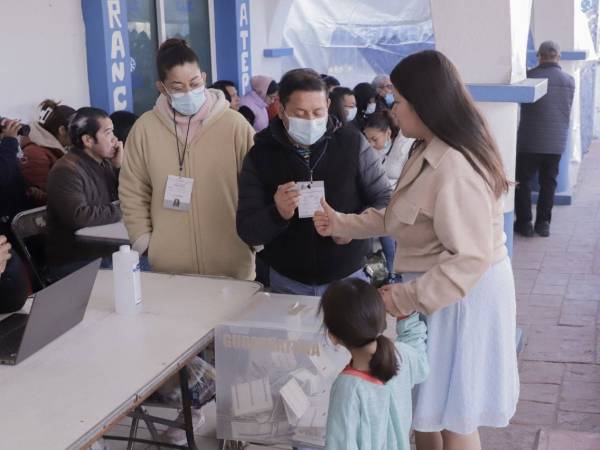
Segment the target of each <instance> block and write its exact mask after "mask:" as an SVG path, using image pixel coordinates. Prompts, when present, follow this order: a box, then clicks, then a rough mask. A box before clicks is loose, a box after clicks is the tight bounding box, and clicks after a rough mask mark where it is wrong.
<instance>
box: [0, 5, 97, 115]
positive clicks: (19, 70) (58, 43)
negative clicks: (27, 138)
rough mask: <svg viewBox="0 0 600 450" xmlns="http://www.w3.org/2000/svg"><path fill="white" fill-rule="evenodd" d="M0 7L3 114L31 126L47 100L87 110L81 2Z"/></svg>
mask: <svg viewBox="0 0 600 450" xmlns="http://www.w3.org/2000/svg"><path fill="white" fill-rule="evenodd" d="M0 4H1V12H0V14H1V16H2V21H1V22H2V24H1V26H0V42H1V43H2V44H1V48H2V64H0V115H1V116H6V117H14V118H20V119H22V120H23V121H26V122H28V121H31V120H32V119H33V117H34V115H35V110H36V106H37V105H38V104H39V103H40V102H41V101H42V100H44V99H45V98H51V99H54V100H61V101H62V102H63V103H64V104H66V105H69V106H72V107H73V108H79V107H81V106H86V105H89V102H90V97H89V91H88V78H87V61H86V49H85V28H84V24H83V16H82V12H81V0H46V1H39V0H18V1H17V0H11V1H4V0H3V1H1V2H0Z"/></svg>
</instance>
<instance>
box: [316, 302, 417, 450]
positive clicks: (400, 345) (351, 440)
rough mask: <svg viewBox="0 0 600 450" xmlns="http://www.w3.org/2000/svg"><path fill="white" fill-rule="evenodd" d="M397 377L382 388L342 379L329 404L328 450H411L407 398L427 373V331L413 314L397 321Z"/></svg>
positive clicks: (348, 377)
mask: <svg viewBox="0 0 600 450" xmlns="http://www.w3.org/2000/svg"><path fill="white" fill-rule="evenodd" d="M396 330H397V333H398V337H397V338H396V348H397V349H398V353H399V355H400V357H399V362H400V369H399V371H398V374H397V375H396V376H395V377H394V378H392V379H391V380H390V381H388V382H387V383H386V384H377V383H376V382H374V381H369V380H368V378H369V375H366V376H362V377H361V376H358V375H352V374H349V373H342V374H340V375H339V376H338V378H337V379H336V380H335V382H334V384H333V387H332V389H331V396H330V398H329V413H328V418H327V438H326V449H327V450H410V442H409V435H410V428H411V422H412V395H411V390H412V387H413V386H414V385H415V384H418V383H421V382H422V381H424V380H425V378H426V377H427V375H428V373H429V363H428V360H427V345H426V338H427V329H426V326H425V324H424V323H423V322H421V321H420V320H419V315H418V314H413V315H412V316H410V317H409V318H407V319H404V320H399V321H398V322H397V325H396Z"/></svg>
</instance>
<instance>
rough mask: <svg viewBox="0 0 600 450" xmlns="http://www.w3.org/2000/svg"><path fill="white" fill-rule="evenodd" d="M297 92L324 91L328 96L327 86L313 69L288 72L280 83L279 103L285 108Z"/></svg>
mask: <svg viewBox="0 0 600 450" xmlns="http://www.w3.org/2000/svg"><path fill="white" fill-rule="evenodd" d="M296 91H309V92H311V91H312V92H315V91H323V92H325V94H327V85H326V84H325V82H324V81H323V80H322V79H321V76H320V75H319V74H318V73H317V72H316V71H314V70H313V69H292V70H290V71H288V72H286V73H285V74H284V75H283V77H281V81H280V82H279V101H280V102H281V104H282V105H283V106H285V104H286V103H287V102H288V100H289V99H290V96H291V95H292V94H293V93H294V92H296Z"/></svg>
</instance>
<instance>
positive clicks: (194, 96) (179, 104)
mask: <svg viewBox="0 0 600 450" xmlns="http://www.w3.org/2000/svg"><path fill="white" fill-rule="evenodd" d="M163 86H164V85H163ZM165 90H166V88H165ZM168 95H169V97H170V98H171V106H172V107H173V109H174V110H175V111H177V112H178V113H179V114H181V115H183V116H193V115H194V114H196V113H197V112H198V111H199V110H200V108H202V105H204V102H206V92H205V88H204V86H201V87H199V88H196V89H194V90H193V91H189V92H177V93H175V94H171V93H169V94H168Z"/></svg>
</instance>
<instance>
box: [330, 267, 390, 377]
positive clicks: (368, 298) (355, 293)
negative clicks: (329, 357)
mask: <svg viewBox="0 0 600 450" xmlns="http://www.w3.org/2000/svg"><path fill="white" fill-rule="evenodd" d="M319 309H320V311H322V312H323V322H324V324H325V327H326V328H327V330H328V331H329V332H330V333H331V334H333V335H334V336H336V337H337V338H338V339H339V340H340V341H342V343H343V344H344V345H345V346H346V347H347V348H349V349H354V348H361V347H364V346H366V345H369V344H371V343H372V342H374V341H376V342H377V349H376V350H375V353H374V354H373V356H372V358H371V361H370V362H369V368H370V371H371V375H372V376H374V377H375V378H377V379H378V380H380V381H381V382H383V383H387V382H388V381H389V380H390V379H392V378H393V377H394V376H395V375H396V374H397V373H398V367H399V362H398V355H397V352H396V346H395V345H394V343H393V342H392V341H391V340H390V339H388V338H387V337H385V336H383V334H382V333H383V331H384V330H385V327H386V312H385V306H384V304H383V300H382V298H381V296H380V295H379V292H378V291H377V289H375V288H374V287H373V286H371V285H370V284H369V283H367V282H365V281H363V280H359V279H358V278H349V279H346V280H340V281H334V282H333V283H331V284H330V285H329V287H328V288H327V290H326V291H325V293H324V294H323V297H322V298H321V303H320V306H319Z"/></svg>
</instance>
